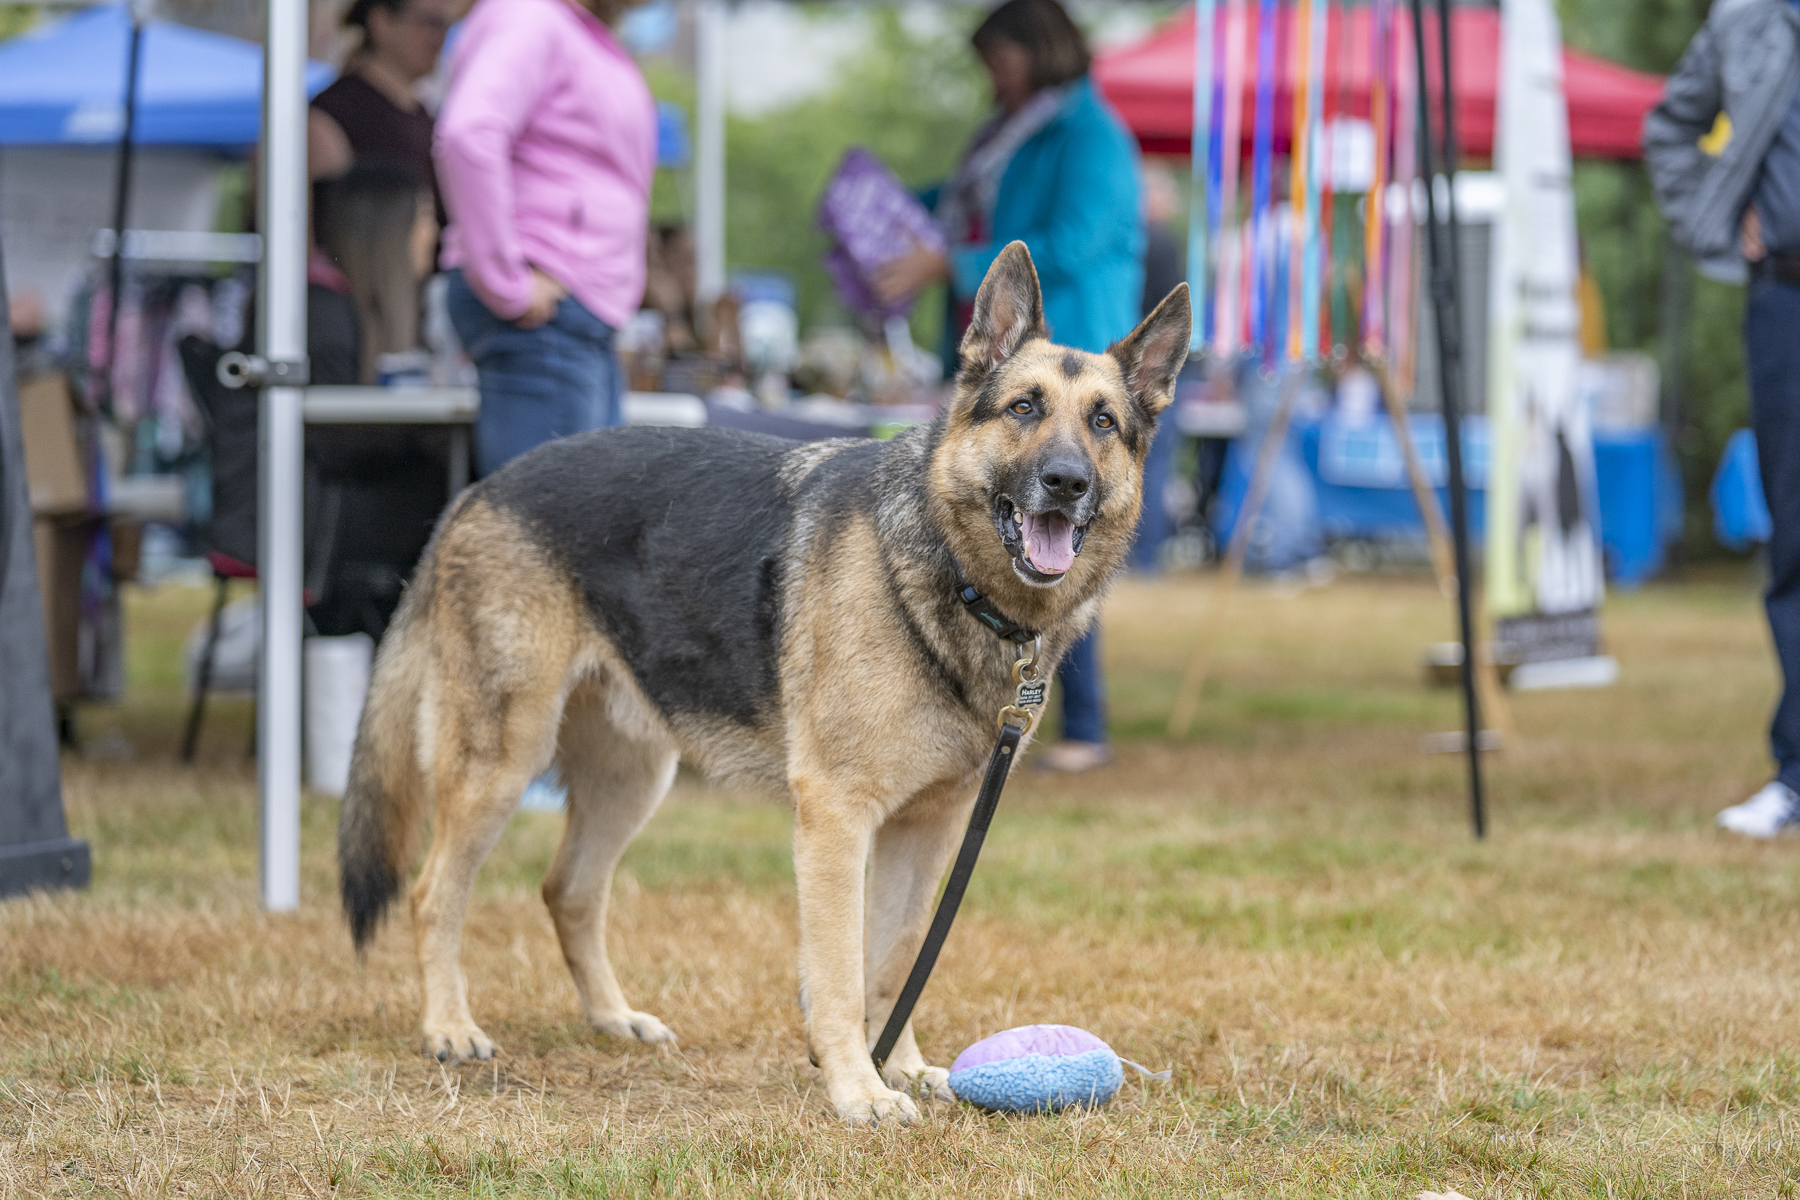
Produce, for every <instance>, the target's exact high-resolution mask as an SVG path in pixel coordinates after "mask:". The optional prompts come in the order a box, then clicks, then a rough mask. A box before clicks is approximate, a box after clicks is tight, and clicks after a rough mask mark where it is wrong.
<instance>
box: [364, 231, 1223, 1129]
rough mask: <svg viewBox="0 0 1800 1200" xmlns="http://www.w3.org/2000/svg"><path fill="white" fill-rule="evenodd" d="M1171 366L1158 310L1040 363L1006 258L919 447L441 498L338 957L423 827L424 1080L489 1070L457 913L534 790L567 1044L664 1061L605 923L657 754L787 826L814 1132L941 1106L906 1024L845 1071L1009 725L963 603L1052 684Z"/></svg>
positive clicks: (1000, 678) (835, 444)
mask: <svg viewBox="0 0 1800 1200" xmlns="http://www.w3.org/2000/svg"><path fill="white" fill-rule="evenodd" d="M1188 337H1189V314H1188V295H1187V289H1186V287H1185V285H1184V286H1182V287H1179V288H1177V289H1176V290H1175V291H1174V292H1172V293H1171V294H1170V295H1169V296H1168V298H1167V299H1165V300H1164V301H1163V302H1162V304H1161V305H1160V306H1159V307H1158V308H1157V309H1156V311H1155V312H1154V313H1152V314H1151V315H1150V316H1149V317H1148V318H1147V319H1146V320H1145V321H1144V323H1143V324H1142V325H1141V326H1139V327H1138V329H1137V330H1135V331H1134V332H1133V333H1132V334H1131V335H1130V336H1129V337H1127V338H1125V339H1124V340H1123V341H1121V342H1119V343H1118V344H1116V345H1114V346H1113V347H1112V348H1111V349H1109V350H1108V351H1107V352H1106V353H1104V354H1088V353H1083V352H1080V351H1076V350H1070V349H1066V348H1063V347H1060V346H1056V345H1053V344H1051V342H1050V341H1049V340H1048V339H1047V336H1046V331H1045V326H1044V315H1043V301H1042V297H1041V294H1040V292H1039V287H1038V277H1037V272H1036V270H1035V269H1034V267H1033V265H1032V262H1031V256H1030V254H1029V253H1027V251H1026V249H1025V246H1024V244H1023V243H1020V242H1014V243H1013V244H1012V245H1010V246H1008V247H1007V248H1006V249H1005V250H1004V251H1003V252H1002V253H1001V254H1000V256H999V257H998V259H997V260H996V261H995V263H994V265H993V267H992V269H991V270H990V271H989V272H988V275H987V278H986V280H985V281H984V282H983V283H982V286H981V290H980V292H979V294H978V296H977V298H976V303H975V313H974V319H973V323H972V324H971V325H970V326H969V331H968V334H967V336H966V337H965V338H964V339H963V342H962V346H961V350H962V360H963V367H962V369H961V371H960V372H959V374H958V376H957V379H956V389H955V396H954V399H953V401H952V402H951V404H950V405H949V406H948V408H947V409H946V410H945V411H944V412H943V413H942V414H941V415H940V416H938V418H937V419H936V420H935V421H933V422H932V423H931V424H929V425H927V426H921V427H918V428H915V429H912V430H909V431H907V432H905V433H902V434H901V435H900V436H898V437H896V438H894V439H893V440H892V441H889V442H881V441H859V440H851V439H843V440H832V441H824V442H813V443H797V442H789V441H782V440H780V439H776V438H769V437H762V436H758V435H752V434H747V433H742V432H733V431H728V430H721V429H659V428H635V429H629V428H628V429H612V430H604V431H597V432H594V433H587V434H580V435H576V436H573V437H568V438H564V439H562V440H560V441H557V442H553V443H550V444H548V445H545V446H542V447H540V448H538V449H536V450H534V451H532V452H531V453H529V454H526V455H523V456H521V457H520V458H519V459H517V460H516V461H514V462H512V463H510V464H509V465H508V466H506V467H505V468H504V469H502V470H500V471H497V472H496V473H494V474H493V475H491V476H489V477H487V478H486V479H484V480H482V481H481V482H480V483H478V484H476V485H475V486H473V487H471V488H469V489H468V490H467V491H465V492H464V493H463V494H462V495H461V496H460V497H459V498H458V499H457V500H456V502H455V504H454V505H452V507H451V508H450V510H449V512H448V513H447V514H446V515H445V516H444V518H443V520H442V521H441V523H440V524H439V526H438V529H437V531H436V533H435V534H434V535H433V538H432V543H431V546H430V547H429V549H428V550H427V551H426V554H425V557H424V559H423V561H422V562H421V563H420V565H419V568H418V571H417V573H416V574H415V575H414V577H413V581H412V584H411V586H410V587H409V589H408V591H407V594H406V598H405V601H404V602H403V603H402V605H401V606H400V610H399V612H398V614H397V616H396V619H395V623H394V625H393V628H392V629H391V630H390V631H389V632H388V635H387V637H386V639H385V640H384V641H383V642H382V645H381V652H380V654H379V656H378V657H377V659H376V662H375V672H374V678H373V681H372V683H371V686H370V691H369V698H368V703H367V706H366V708H365V710H364V712H363V716H362V723H361V726H360V728H359V729H358V731H357V736H356V749H355V756H354V759H353V762H352V765H351V769H350V786H349V790H348V792H347V793H346V795H345V797H344V809H343V821H342V825H341V827H340V829H339V832H338V861H339V867H340V871H341V882H342V890H343V902H344V908H345V910H346V912H347V914H348V916H349V920H350V928H351V932H352V935H353V937H354V939H355V943H356V946H357V949H358V952H359V953H360V952H361V950H362V949H363V948H364V947H365V945H366V944H367V942H368V941H369V939H370V938H371V936H372V935H373V934H374V932H375V930H376V926H377V924H378V922H379V920H380V918H381V916H382V914H383V911H384V910H385V909H386V908H387V906H388V905H389V904H390V903H391V902H392V901H393V900H394V899H395V897H396V896H397V894H398V893H399V890H400V884H401V879H402V873H403V872H404V871H405V870H406V868H407V866H408V865H409V863H410V861H411V856H412V854H413V852H414V848H415V846H416V844H417V840H418V836H419V832H420V827H421V825H422V824H423V823H424V821H425V818H426V815H427V813H428V812H432V813H435V817H434V820H433V830H432V837H431V845H430V848H429V850H428V851H427V852H426V855H425V861H424V866H423V868H422V870H421V872H420V874H419V878H418V881H417V882H416V883H415V884H414V885H413V887H412V895H411V900H412V922H413V937H414V940H415V943H416V946H417V951H418V956H419V969H420V973H421V975H422V977H423V993H424V1013H423V1016H422V1019H421V1022H420V1024H421V1031H422V1033H423V1037H424V1049H425V1052H426V1053H427V1054H432V1055H436V1056H437V1057H438V1058H439V1059H451V1058H456V1059H487V1058H490V1057H492V1056H493V1054H494V1043H493V1042H492V1041H491V1040H490V1039H489V1038H488V1036H487V1035H486V1034H484V1033H483V1032H482V1031H481V1030H480V1028H478V1027H477V1026H476V1024H475V1021H474V1018H473V1017H472V1016H471V1015H470V1013H469V1002H468V996H467V993H466V990H465V987H464V983H463V976H462V970H461V967H460V965H459V953H460V943H461V938H462V927H463V918H464V911H465V909H466V908H467V906H468V901H469V891H470V888H471V886H472V884H473V883H474V879H475V873H476V871H477V869H478V868H479V867H480V866H481V863H482V860H483V859H484V858H485V857H486V856H487V854H488V852H489V851H490V850H491V849H492V848H493V845H494V843H495V841H496V840H497V839H498V838H499V836H500V832H501V830H502V829H503V828H505V826H506V823H507V819H508V818H509V817H511V816H512V814H513V811H514V810H515V809H516V808H517V806H518V801H519V796H520V794H521V793H522V792H523V791H524V789H525V785H526V784H527V783H528V782H530V780H531V779H532V777H533V776H535V775H537V774H538V773H539V772H541V771H543V770H544V769H546V768H547V767H549V766H551V765H552V764H555V766H556V767H557V768H558V769H559V770H560V772H561V775H562V778H563V780H564V782H565V783H566V784H567V786H568V790H569V801H568V824H567V828H566V829H565V831H564V834H563V838H562V844H561V846H560V847H559V849H558V850H557V852H556V857H555V860H554V861H553V862H552V863H551V865H550V870H549V874H548V875H546V876H545V879H544V886H543V895H544V901H545V903H546V904H547V905H548V906H549V909H550V916H551V919H552V921H553V922H554V923H555V926H556V933H557V937H558V938H559V939H560V941H561V943H562V951H563V957H564V958H565V959H566V960H567V961H568V964H569V970H570V972H571V973H572V974H573V975H574V977H575V986H576V988H577V990H578V991H579V992H580V994H581V1004H582V1008H583V1009H584V1011H585V1013H586V1015H587V1019H588V1022H589V1023H590V1024H591V1025H592V1026H593V1027H594V1028H595V1029H596V1030H599V1031H600V1032H602V1033H606V1034H611V1035H613V1036H615V1037H620V1038H631V1039H636V1040H638V1041H642V1042H667V1041H672V1040H673V1038H674V1035H673V1034H672V1033H670V1031H669V1029H668V1027H667V1026H665V1025H664V1024H663V1023H662V1022H661V1021H660V1020H658V1019H657V1018H656V1017H654V1016H651V1015H650V1014H649V1013H644V1012H639V1011H637V1010H636V1009H634V1008H632V1007H631V1005H630V1004H629V1003H627V1001H626V998H625V995H624V993H623V992H622V991H621V990H620V988H619V982H618V979H617V978H616V977H615V976H614V974H613V969H612V966H611V964H610V963H609V962H608V961H607V955H606V905H607V893H608V890H609V888H610V885H611V882H612V876H613V868H614V866H615V865H616V864H617V863H618V861H619V856H620V854H621V853H622V852H623V851H624V849H625V846H626V844H627V843H628V842H630V841H631V839H632V836H633V835H635V834H636V833H637V831H638V830H639V829H641V828H642V827H643V825H644V823H645V821H647V820H648V819H649V817H650V814H651V813H652V812H653V811H654V810H655V808H656V806H657V803H658V802H659V801H660V800H661V799H662V797H663V794H664V793H665V792H666V791H667V790H668V787H669V784H670V781H671V780H672V779H673V778H674V775H675V764H676V761H677V760H678V759H679V758H680V757H682V756H683V755H685V756H687V757H688V759H689V760H690V761H691V762H693V763H694V764H696V765H698V766H699V767H701V768H703V769H704V770H706V771H707V772H708V773H709V774H711V775H712V776H714V777H716V778H720V779H723V780H726V781H731V782H736V783H739V784H750V785H758V786H764V787H768V788H772V789H782V790H785V791H787V792H788V793H789V795H790V797H791V799H792V802H793V805H794V811H795V821H794V874H795V876H796V879H797V881H798V884H799V893H800V981H801V983H800V992H801V1007H802V1010H803V1013H804V1017H805V1024H806V1033H807V1042H808V1046H809V1049H810V1051H811V1054H812V1058H813V1061H814V1062H815V1063H817V1064H818V1065H819V1066H820V1067H821V1068H822V1069H823V1072H824V1082H825V1087H826V1090H827V1091H828V1093H829V1095H830V1097H831V1102H832V1103H833V1104H834V1105H835V1106H836V1107H837V1111H838V1113H839V1114H840V1115H841V1116H842V1117H843V1118H844V1119H845V1120H847V1121H849V1122H851V1123H853V1124H857V1125H872V1124H889V1123H897V1122H909V1121H913V1120H915V1119H917V1117H918V1109H917V1107H916V1106H915V1105H914V1102H913V1099H912V1097H911V1096H910V1095H909V1094H908V1092H909V1091H914V1090H916V1091H918V1092H919V1093H921V1094H923V1095H926V1096H931V1097H933V1098H937V1099H952V1098H953V1097H952V1096H951V1093H950V1090H949V1087H948V1085H947V1083H946V1080H947V1078H948V1073H947V1072H946V1071H944V1070H943V1069H942V1068H939V1067H932V1066H928V1065H926V1062H925V1059H924V1057H923V1056H922V1055H921V1054H920V1052H919V1047H918V1044H917V1043H916V1042H915V1040H914V1038H913V1031H912V1027H911V1025H910V1024H909V1025H908V1026H907V1027H906V1029H905V1031H904V1033H903V1035H902V1036H901V1038H900V1041H899V1044H898V1046H897V1047H896V1048H895V1050H894V1052H893V1053H892V1055H891V1056H890V1057H889V1059H888V1061H887V1063H886V1065H885V1067H883V1068H882V1069H881V1070H880V1071H879V1072H878V1071H877V1070H876V1068H875V1066H874V1064H873V1063H872V1061H871V1059H870V1054H869V1051H870V1047H871V1045H872V1044H873V1041H874V1038H875V1037H876V1035H878V1034H879V1032H880V1030H881V1028H882V1026H883V1024H884V1023H885V1022H886V1020H887V1016H888V1013H889V1012H890V1010H891V1009H892V1007H893V1004H894V1001H895V999H896V997H897V995H898V993H899V990H900V987H901V985H902V983H903V982H904V981H905V978H906V975H907V972H908V970H909V969H910V967H911V965H912V961H913V958H914V956H915V955H916V953H917V952H918V949H919V946H920V945H921V944H922V942H923V941H924V936H925V929H926V926H927V924H928V923H929V920H930V915H931V905H932V898H933V896H934V894H935V891H936V888H937V886H938V883H939V880H940V879H941V878H942V876H943V874H944V871H945V870H946V868H947V867H948V865H949V862H950V859H951V857H952V856H953V854H954V852H955V850H956V847H957V845H958V842H959V835H960V834H961V832H962V829H963V826H964V824H965V823H966V822H967V819H968V814H969V811H970V808H971V806H972V804H973V802H974V796H975V792H976V791H977V785H978V783H979V781H980V775H981V772H982V769H983V766H984V763H985V760H986V758H987V755H988V752H989V750H990V748H991V747H992V745H993V741H994V733H995V720H996V716H997V714H998V713H999V711H1000V709H1001V708H1002V707H1004V706H1006V705H1007V704H1009V703H1010V702H1011V701H1012V699H1013V690H1014V689H1013V680H1012V676H1011V668H1012V666H1013V664H1014V661H1015V658H1016V652H1017V649H1018V648H1017V647H1015V646H1014V645H1012V644H1011V643H1009V642H1005V641H1002V640H1001V639H1000V638H998V637H996V636H995V634H994V632H993V631H992V630H990V629H989V628H987V627H985V626H984V625H983V624H981V623H980V621H978V620H977V619H976V618H975V617H974V616H972V615H971V613H970V612H969V611H968V610H967V609H966V608H965V605H964V602H963V601H962V600H961V599H960V598H959V590H960V589H962V588H965V587H969V586H972V587H974V588H975V589H978V590H979V592H980V593H982V594H983V595H984V596H985V597H986V598H987V601H988V605H989V607H990V608H991V609H997V610H998V611H999V612H1000V613H1003V614H1005V615H1006V616H1007V617H1008V618H1010V619H1011V620H1012V621H1013V622H1016V623H1017V624H1018V625H1019V626H1022V627H1024V628H1026V629H1028V630H1032V631H1036V632H1037V633H1038V634H1039V635H1040V636H1041V638H1042V652H1041V653H1042V661H1043V662H1044V663H1045V664H1046V665H1048V666H1050V667H1053V666H1054V664H1055V663H1056V661H1057V659H1058V658H1059V657H1060V656H1061V655H1062V654H1063V653H1064V652H1065V651H1066V650H1067V648H1068V647H1069V645H1070V644H1071V643H1072V642H1074V641H1075V639H1076V638H1078V637H1079V636H1080V635H1081V634H1082V633H1083V631H1085V630H1086V629H1087V627H1088V626H1089V624H1091V623H1092V622H1093V620H1094V617H1095V615H1096V613H1097V611H1098V609H1099V604H1100V597H1101V593H1102V592H1103V591H1104V590H1105V588H1106V586H1107V584H1108V582H1109V581H1110V580H1111V579H1112V577H1113V574H1114V572H1115V571H1116V570H1117V569H1118V567H1119V565H1120V563H1121V561H1122V560H1123V559H1124V557H1125V554H1126V551H1127V549H1128V547H1129V546H1130V543H1131V539H1132V537H1133V533H1134V530H1135V528H1136V525H1137V519H1138V510H1139V507H1140V502H1141V497H1142V485H1143V465H1144V457H1145V454H1146V453H1147V451H1148V450H1149V446H1150V439H1151V436H1152V434H1153V433H1154V431H1155V427H1156V422H1157V417H1158V414H1160V413H1161V411H1162V410H1163V408H1164V407H1165V406H1166V405H1167V404H1168V403H1169V399H1170V392H1171V389H1172V388H1173V386H1174V380H1175V376H1176V374H1177V372H1178V371H1179V370H1180V369H1181V365H1182V362H1183V361H1184V360H1185V358H1186V357H1187V348H1188ZM871 858H872V859H873V864H872V866H871V865H870V860H871Z"/></svg>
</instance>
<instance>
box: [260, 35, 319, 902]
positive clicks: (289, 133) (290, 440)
mask: <svg viewBox="0 0 1800 1200" xmlns="http://www.w3.org/2000/svg"><path fill="white" fill-rule="evenodd" d="M268 5H269V32H268V41H267V43H266V44H265V47H264V57H263V63H264V69H263V84H264V86H263V144H262V178H261V180H260V184H261V213H260V216H261V221H260V224H261V228H262V234H263V267H262V273H261V276H260V280H259V282H260V291H259V296H258V303H257V312H258V314H259V318H258V323H259V327H260V329H259V332H260V337H259V338H258V341H259V343H260V347H261V352H262V355H263V357H264V358H266V359H267V360H268V361H269V363H270V366H271V371H270V373H271V374H272V375H274V376H275V377H276V378H277V379H281V380H284V381H285V386H279V387H267V388H265V389H264V390H263V392H262V423H261V447H260V449H261V453H260V456H259V459H258V462H259V475H260V478H259V486H260V489H261V490H260V496H261V509H262V512H261V517H260V528H259V529H258V531H257V535H258V536H257V575H258V580H259V586H260V588H261V592H262V626H263V639H262V670H261V672H260V673H259V678H258V682H257V709H256V723H257V727H256V741H257V776H258V778H257V782H258V785H259V788H260V791H261V796H262V903H263V907H264V908H265V909H267V910H268V911H270V912H291V911H292V910H294V909H296V908H298V907H300V633H301V617H302V610H301V589H302V587H303V586H304V584H303V581H302V577H301V576H302V570H303V568H302V563H301V542H302V537H303V530H302V527H301V499H302V497H301V487H302V484H301V455H302V437H303V431H302V427H301V424H300V399H301V395H302V393H303V388H302V387H300V386H295V385H296V384H303V383H304V381H305V371H304V363H305V359H306V220H307V191H308V188H307V179H306V79H305V72H306V17H307V13H306V0H268ZM289 364H293V366H292V367H290V366H289ZM284 368H285V370H284Z"/></svg>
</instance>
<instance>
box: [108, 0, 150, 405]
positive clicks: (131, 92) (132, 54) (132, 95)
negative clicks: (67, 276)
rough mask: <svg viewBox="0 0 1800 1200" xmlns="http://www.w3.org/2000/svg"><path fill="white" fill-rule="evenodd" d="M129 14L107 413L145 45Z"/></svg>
mask: <svg viewBox="0 0 1800 1200" xmlns="http://www.w3.org/2000/svg"><path fill="white" fill-rule="evenodd" d="M126 11H127V12H129V13H130V14H131V49H130V51H129V53H128V55H127V57H126V60H125V129H124V131H123V132H122V133H121V134H120V135H119V170H118V175H117V176H116V178H115V179H114V181H113V222H112V225H113V244H112V259H111V261H110V262H108V263H107V283H108V284H109V285H110V290H109V291H108V293H107V297H108V298H107V303H106V378H104V379H102V380H101V381H100V397H101V404H102V405H103V406H104V408H105V411H106V412H108V413H111V412H112V410H113V394H112V387H113V376H114V374H115V372H114V370H113V367H114V364H115V363H116V362H117V361H118V355H119V308H120V305H121V302H122V300H123V297H122V296H120V294H119V293H120V291H121V289H122V288H123V287H124V283H125V219H126V216H127V213H128V211H129V208H130V201H131V168H132V157H133V155H134V153H135V151H134V149H133V145H132V143H133V142H134V141H135V140H136V135H137V97H138V62H139V56H140V53H141V52H142V50H143V43H144V23H143V22H142V21H140V20H138V15H137V9H136V8H135V7H133V6H132V5H131V4H129V3H128V4H127V6H126Z"/></svg>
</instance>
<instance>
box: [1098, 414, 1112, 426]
mask: <svg viewBox="0 0 1800 1200" xmlns="http://www.w3.org/2000/svg"><path fill="white" fill-rule="evenodd" d="M1094 424H1096V425H1098V426H1099V427H1100V428H1102V429H1111V428H1112V427H1113V419H1112V414H1111V413H1101V414H1100V415H1099V416H1097V417H1095V418H1094Z"/></svg>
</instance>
